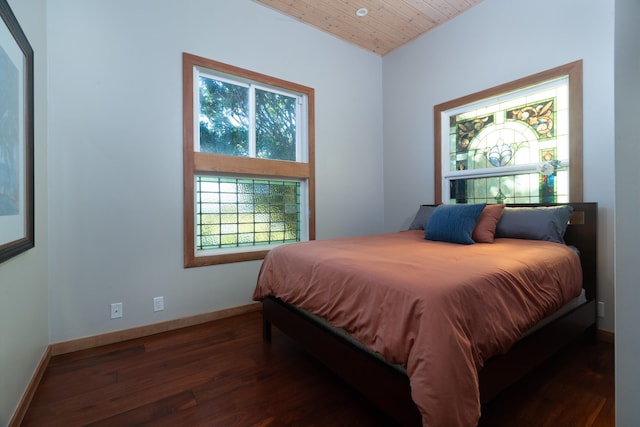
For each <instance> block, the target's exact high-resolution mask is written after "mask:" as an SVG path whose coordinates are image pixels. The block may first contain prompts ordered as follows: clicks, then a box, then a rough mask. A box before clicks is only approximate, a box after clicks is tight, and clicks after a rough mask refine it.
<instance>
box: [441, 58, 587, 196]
mask: <svg viewBox="0 0 640 427" xmlns="http://www.w3.org/2000/svg"><path fill="white" fill-rule="evenodd" d="M434 112H435V159H436V168H435V169H436V177H435V178H436V179H435V182H436V189H435V190H436V191H435V194H436V202H437V203H441V202H444V203H557V202H568V201H581V200H582V62H581V61H577V62H574V63H571V64H568V65H565V66H562V67H558V68H555V69H553V70H549V71H545V72H542V73H539V74H536V75H534V76H530V77H526V78H524V79H521V80H518V81H515V82H511V83H508V84H505V85H502V86H499V87H496V88H493V89H489V90H486V91H483V92H479V93H476V94H473V95H469V96H466V97H463V98H459V99H456V100H453V101H449V102H446V103H444V104H440V105H437V106H435V108H434Z"/></svg>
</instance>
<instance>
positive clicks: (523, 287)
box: [254, 231, 582, 427]
mask: <svg viewBox="0 0 640 427" xmlns="http://www.w3.org/2000/svg"><path fill="white" fill-rule="evenodd" d="M581 288H582V270H581V266H580V259H579V256H578V254H577V253H576V252H575V251H574V250H573V249H571V248H570V247H568V246H566V245H563V244H559V243H552V242H545V241H533V240H519V239H496V240H495V242H494V243H493V244H476V245H456V244H451V243H443V242H433V241H426V240H425V239H424V234H423V232H422V231H402V232H398V233H390V234H384V235H377V236H366V237H353V238H342V239H331V240H324V241H312V242H303V243H294V244H288V245H283V246H280V247H277V248H275V249H273V250H272V251H271V252H270V253H269V254H268V255H267V257H266V258H265V260H264V263H263V265H262V269H261V271H260V275H259V278H258V283H257V286H256V289H255V293H254V299H255V300H262V299H264V298H266V297H275V298H278V299H280V300H282V301H284V302H286V303H288V304H292V305H295V306H297V307H299V308H302V309H304V310H306V311H308V312H310V313H313V314H316V315H318V316H320V317H322V318H324V319H325V320H327V321H328V322H329V323H330V324H331V325H333V326H335V327H338V328H342V329H344V330H345V331H347V332H348V333H349V334H350V335H351V336H352V337H354V338H355V339H357V340H358V341H359V342H361V343H362V344H363V345H365V346H366V347H368V348H369V349H371V350H373V351H375V352H377V353H379V354H380V355H381V356H382V357H383V358H384V359H385V360H386V361H387V362H389V363H393V364H399V365H402V366H403V367H404V368H405V370H406V372H407V375H408V377H409V380H410V384H411V395H412V399H413V401H414V402H415V404H416V406H417V407H418V409H419V410H420V413H421V414H422V420H423V425H425V426H431V427H439V426H462V427H464V426H475V425H476V424H477V422H478V419H479V417H480V397H479V387H478V371H479V370H480V369H481V368H482V366H483V364H484V362H485V361H486V360H487V359H489V358H490V357H492V356H494V355H497V354H502V353H505V352H506V351H508V350H509V348H510V347H511V346H512V345H513V344H514V342H515V341H516V340H518V338H519V337H520V336H521V335H522V334H523V333H524V332H525V331H527V330H528V329H529V328H531V327H532V326H533V325H535V324H536V323H537V322H538V321H539V320H541V319H543V318H544V317H545V316H547V315H549V314H551V313H553V312H555V311H556V310H557V309H558V308H560V307H561V306H562V305H564V304H565V303H566V302H568V301H569V300H571V299H572V298H574V297H576V296H577V295H579V294H580V291H581Z"/></svg>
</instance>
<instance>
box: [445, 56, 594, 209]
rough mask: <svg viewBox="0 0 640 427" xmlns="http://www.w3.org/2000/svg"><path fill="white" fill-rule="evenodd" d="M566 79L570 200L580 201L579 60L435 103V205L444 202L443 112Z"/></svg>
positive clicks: (580, 76) (581, 191) (581, 178)
mask: <svg viewBox="0 0 640 427" xmlns="http://www.w3.org/2000/svg"><path fill="white" fill-rule="evenodd" d="M564 76H568V78H569V156H570V157H569V161H570V162H571V165H570V168H569V201H571V202H582V201H583V158H582V156H583V149H582V138H583V131H582V60H578V61H575V62H571V63H569V64H565V65H561V66H559V67H556V68H553V69H550V70H547V71H542V72H540V73H537V74H533V75H530V76H528V77H524V78H521V79H518V80H514V81H512V82H509V83H505V84H502V85H499V86H495V87H492V88H490V89H486V90H483V91H480V92H476V93H473V94H471V95H466V96H463V97H460V98H457V99H454V100H451V101H447V102H444V103H442V104H438V105H436V106H434V107H433V111H434V118H433V119H434V126H433V127H434V144H433V145H434V174H435V182H434V185H435V192H434V203H436V204H440V203H443V199H442V119H441V117H442V112H443V111H447V110H450V109H452V108H455V107H458V106H461V105H467V104H471V103H474V102H478V101H481V100H483V99H487V98H491V97H495V96H498V95H500V94H503V93H507V92H513V91H516V90H518V89H522V88H524V87H528V86H533V85H535V84H538V83H542V82H544V81H547V80H552V79H555V78H558V77H564Z"/></svg>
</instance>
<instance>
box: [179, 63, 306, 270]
mask: <svg viewBox="0 0 640 427" xmlns="http://www.w3.org/2000/svg"><path fill="white" fill-rule="evenodd" d="M182 65H183V128H184V131H183V133H184V134H183V151H184V153H183V161H184V166H183V169H184V265H185V267H196V266H202V265H212V264H221V263H229V262H238V261H248V260H254V259H261V258H263V257H264V256H265V254H266V253H267V252H268V251H269V249H270V248H272V247H273V246H275V245H278V244H283V243H287V242H298V241H304V240H310V239H314V238H315V198H314V190H315V182H314V169H315V168H314V145H313V143H314V138H313V129H314V122H313V111H314V109H313V102H314V90H313V89H312V88H308V87H306V86H302V85H298V84H295V83H291V82H287V81H284V80H281V79H278V78H275V77H270V76H267V75H263V74H260V73H256V72H253V71H249V70H245V69H242V68H238V67H235V66H232V65H228V64H223V63H220V62H217V61H213V60H210V59H206V58H202V57H198V56H195V55H191V54H187V53H184V54H183V64H182Z"/></svg>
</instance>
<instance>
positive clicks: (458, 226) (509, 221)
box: [409, 203, 573, 245]
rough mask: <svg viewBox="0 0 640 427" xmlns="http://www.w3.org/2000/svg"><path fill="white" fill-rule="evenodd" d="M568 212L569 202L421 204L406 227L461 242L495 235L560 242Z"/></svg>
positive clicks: (434, 237) (480, 240)
mask: <svg viewBox="0 0 640 427" xmlns="http://www.w3.org/2000/svg"><path fill="white" fill-rule="evenodd" d="M572 212H573V207H571V206H570V205H557V206H527V207H505V205H503V204H495V205H487V204H485V203H479V204H469V205H467V204H460V205H439V206H433V205H422V206H420V209H419V210H418V213H417V214H416V216H415V218H414V220H413V222H412V223H411V225H410V226H409V230H424V238H425V239H426V240H434V241H439V242H449V243H459V244H464V245H471V244H473V243H493V241H494V238H496V237H502V238H511V239H529V240H545V241H549V242H556V243H562V244H564V233H565V231H566V230H567V225H568V224H569V220H570V218H571V214H572Z"/></svg>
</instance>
